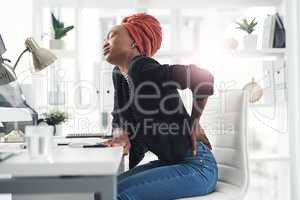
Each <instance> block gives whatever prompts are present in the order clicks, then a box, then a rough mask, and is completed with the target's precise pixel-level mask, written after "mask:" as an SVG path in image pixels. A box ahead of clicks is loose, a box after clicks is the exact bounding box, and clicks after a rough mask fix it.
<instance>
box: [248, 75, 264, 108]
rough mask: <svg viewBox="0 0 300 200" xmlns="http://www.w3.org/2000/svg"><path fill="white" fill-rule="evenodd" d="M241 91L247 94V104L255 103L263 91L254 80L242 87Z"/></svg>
mask: <svg viewBox="0 0 300 200" xmlns="http://www.w3.org/2000/svg"><path fill="white" fill-rule="evenodd" d="M243 90H245V91H246V93H247V96H248V98H249V99H248V101H249V103H255V102H257V101H258V100H259V99H260V98H261V97H262V96H263V89H262V87H261V86H260V85H259V84H258V83H257V82H255V81H254V78H252V80H251V82H250V83H247V84H246V85H245V86H244V88H243Z"/></svg>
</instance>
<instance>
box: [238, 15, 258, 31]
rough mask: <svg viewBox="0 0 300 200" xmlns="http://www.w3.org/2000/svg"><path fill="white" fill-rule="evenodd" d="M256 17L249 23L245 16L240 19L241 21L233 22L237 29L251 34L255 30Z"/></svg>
mask: <svg viewBox="0 0 300 200" xmlns="http://www.w3.org/2000/svg"><path fill="white" fill-rule="evenodd" d="M255 20H256V18H253V19H252V21H251V22H250V23H249V22H248V21H247V19H246V18H244V19H242V21H241V22H235V23H236V24H237V25H239V26H238V27H236V28H237V29H241V30H242V31H246V32H247V33H248V34H251V33H252V32H253V31H254V30H255V26H256V25H257V22H256V21H255Z"/></svg>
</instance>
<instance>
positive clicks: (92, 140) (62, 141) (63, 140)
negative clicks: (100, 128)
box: [54, 137, 108, 144]
mask: <svg viewBox="0 0 300 200" xmlns="http://www.w3.org/2000/svg"><path fill="white" fill-rule="evenodd" d="M107 140H108V139H102V138H65V137H54V142H55V143H56V144H70V143H82V142H84V143H90V144H96V143H101V142H105V141H107Z"/></svg>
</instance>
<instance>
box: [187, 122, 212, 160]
mask: <svg viewBox="0 0 300 200" xmlns="http://www.w3.org/2000/svg"><path fill="white" fill-rule="evenodd" d="M191 140H192V152H193V155H194V156H196V154H197V141H201V142H202V143H203V144H205V145H206V146H207V147H208V148H209V149H212V147H211V144H210V142H209V140H208V138H207V136H206V134H205V131H204V129H203V128H202V127H201V125H200V124H199V123H195V124H194V126H193V130H192V135H191Z"/></svg>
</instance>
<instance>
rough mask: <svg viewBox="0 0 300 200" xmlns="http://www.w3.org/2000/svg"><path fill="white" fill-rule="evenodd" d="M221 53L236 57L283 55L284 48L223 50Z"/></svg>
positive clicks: (284, 52)
mask: <svg viewBox="0 0 300 200" xmlns="http://www.w3.org/2000/svg"><path fill="white" fill-rule="evenodd" d="M222 54H223V55H226V56H238V57H266V56H285V54H286V49H285V48H273V49H272V48H270V49H254V50H224V51H222Z"/></svg>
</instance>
